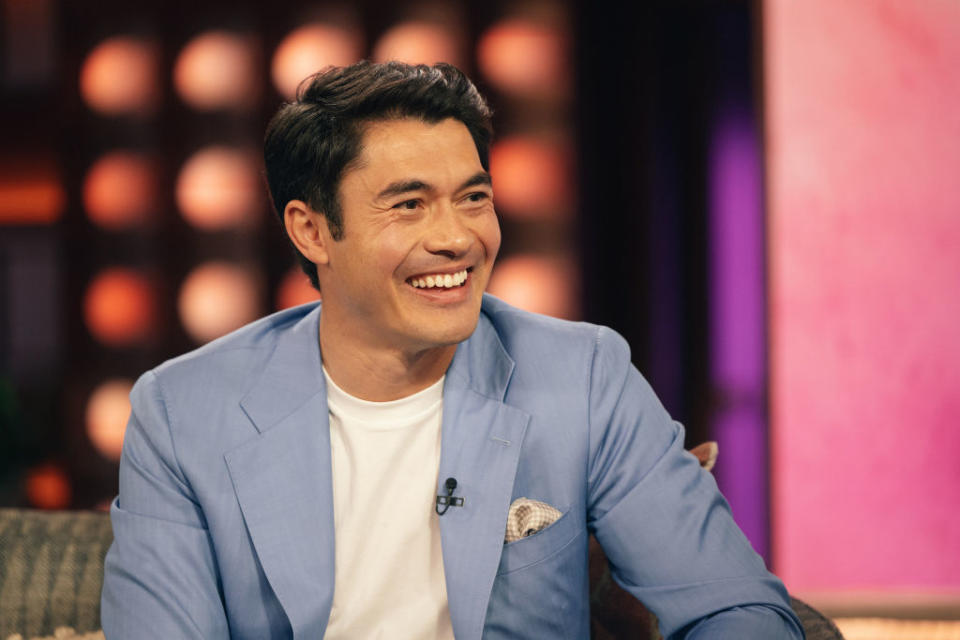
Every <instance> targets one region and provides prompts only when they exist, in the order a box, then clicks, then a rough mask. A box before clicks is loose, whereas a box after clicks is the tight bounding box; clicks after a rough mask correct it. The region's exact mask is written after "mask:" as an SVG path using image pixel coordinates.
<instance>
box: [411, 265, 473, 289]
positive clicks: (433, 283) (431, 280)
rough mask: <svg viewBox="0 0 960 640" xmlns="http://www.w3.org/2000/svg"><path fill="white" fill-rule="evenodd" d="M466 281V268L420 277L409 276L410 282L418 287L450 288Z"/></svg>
mask: <svg viewBox="0 0 960 640" xmlns="http://www.w3.org/2000/svg"><path fill="white" fill-rule="evenodd" d="M466 281H467V270H466V269H463V270H462V271H458V272H456V273H438V274H436V275H430V276H424V277H422V278H410V284H411V285H413V286H414V287H416V288H418V289H431V288H434V287H440V288H443V289H450V288H452V287H459V286H460V285H462V284H463V283H464V282H466Z"/></svg>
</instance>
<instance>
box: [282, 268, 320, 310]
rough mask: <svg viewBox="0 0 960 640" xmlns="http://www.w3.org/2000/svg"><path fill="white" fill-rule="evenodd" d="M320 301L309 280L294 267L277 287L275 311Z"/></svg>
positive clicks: (318, 293) (318, 294) (317, 292)
mask: <svg viewBox="0 0 960 640" xmlns="http://www.w3.org/2000/svg"><path fill="white" fill-rule="evenodd" d="M319 299H320V292H319V291H317V290H316V289H314V288H313V285H311V284H310V279H309V278H307V275H306V274H305V273H304V272H303V271H302V270H301V269H300V267H299V266H295V267H293V268H292V269H290V270H289V271H287V273H286V275H284V276H283V280H281V281H280V286H279V287H277V309H278V310H279V309H288V308H290V307H295V306H297V305H300V304H306V303H308V302H314V301H316V300H319Z"/></svg>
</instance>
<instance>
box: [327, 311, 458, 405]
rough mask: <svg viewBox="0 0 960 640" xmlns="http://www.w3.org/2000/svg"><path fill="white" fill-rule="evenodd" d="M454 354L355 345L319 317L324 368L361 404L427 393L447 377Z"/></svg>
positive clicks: (452, 348) (451, 349)
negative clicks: (424, 390)
mask: <svg viewBox="0 0 960 640" xmlns="http://www.w3.org/2000/svg"><path fill="white" fill-rule="evenodd" d="M456 350H457V345H455V344H453V345H447V346H441V347H431V348H428V349H424V350H421V351H415V352H404V351H401V350H399V349H391V348H389V347H388V346H383V347H380V348H377V347H371V346H370V345H369V344H363V345H358V344H356V341H355V340H351V339H349V336H345V335H340V332H337V331H335V330H334V329H333V327H331V326H329V325H326V324H325V323H324V318H323V313H321V314H320V353H321V354H322V357H323V365H324V367H326V369H327V373H328V374H329V375H330V377H331V378H332V379H333V381H334V382H336V383H337V386H338V387H340V388H341V389H343V390H344V391H346V392H347V393H349V394H350V395H352V396H354V397H357V398H360V399H361V400H369V401H371V402H386V401H388V400H397V399H399V398H405V397H406V396H409V395H411V394H414V393H416V392H417V391H422V390H423V389H426V388H427V387H429V386H430V385H432V384H433V383H434V382H436V381H437V380H439V379H440V378H441V377H442V376H443V374H444V373H446V371H447V368H448V367H449V366H450V362H451V361H453V355H454V353H456Z"/></svg>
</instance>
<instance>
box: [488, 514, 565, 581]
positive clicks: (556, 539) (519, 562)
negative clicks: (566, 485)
mask: <svg viewBox="0 0 960 640" xmlns="http://www.w3.org/2000/svg"><path fill="white" fill-rule="evenodd" d="M572 511H573V510H572V509H567V511H566V512H565V513H564V514H563V515H562V516H560V517H559V518H558V519H557V520H556V521H554V522H553V523H552V524H551V525H550V526H548V527H547V528H545V529H543V530H542V531H538V532H537V533H535V534H533V535H532V536H528V537H526V538H521V539H519V540H516V541H514V542H508V543H507V544H505V545H503V551H502V552H501V554H500V567H499V568H498V569H497V575H506V574H508V573H512V572H514V571H518V570H520V569H523V568H525V567H529V566H531V565H533V564H536V563H538V562H542V561H544V560H547V559H548V558H550V557H551V556H553V555H555V554H557V553H560V552H561V551H563V549H564V548H565V547H567V546H568V545H569V544H570V543H571V542H573V540H574V539H575V538H576V537H577V534H578V533H579V532H580V529H581V527H580V524H579V522H578V521H577V518H576V514H574V513H572Z"/></svg>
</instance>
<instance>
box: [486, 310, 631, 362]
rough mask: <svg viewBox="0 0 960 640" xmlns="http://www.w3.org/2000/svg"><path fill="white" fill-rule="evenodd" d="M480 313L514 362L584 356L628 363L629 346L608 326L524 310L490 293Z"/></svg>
mask: <svg viewBox="0 0 960 640" xmlns="http://www.w3.org/2000/svg"><path fill="white" fill-rule="evenodd" d="M483 314H484V316H485V317H486V318H487V319H488V320H489V322H490V324H491V325H492V326H493V329H494V331H496V333H497V336H498V337H499V338H500V341H501V342H502V343H503V345H504V348H505V349H506V350H507V353H509V354H510V355H511V356H512V357H514V359H517V357H518V356H519V357H521V358H522V357H524V356H539V357H543V358H546V359H556V358H560V359H563V357H564V356H565V355H566V356H574V355H577V356H582V355H583V354H584V353H586V354H590V355H591V356H593V355H596V356H597V357H598V358H600V359H602V360H610V359H612V360H614V361H621V362H623V361H626V362H629V361H630V346H629V345H628V344H627V341H626V340H625V339H624V338H623V336H621V335H620V334H619V333H617V332H616V331H615V330H613V329H611V328H610V327H606V326H603V325H599V324H593V323H590V322H581V321H571V320H562V319H559V318H553V317H551V316H545V315H542V314H538V313H532V312H529V311H524V310H522V309H518V308H517V307H514V306H512V305H509V304H507V303H506V302H504V301H502V300H499V299H498V298H495V297H493V296H491V295H489V294H487V295H485V296H484V300H483Z"/></svg>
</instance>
